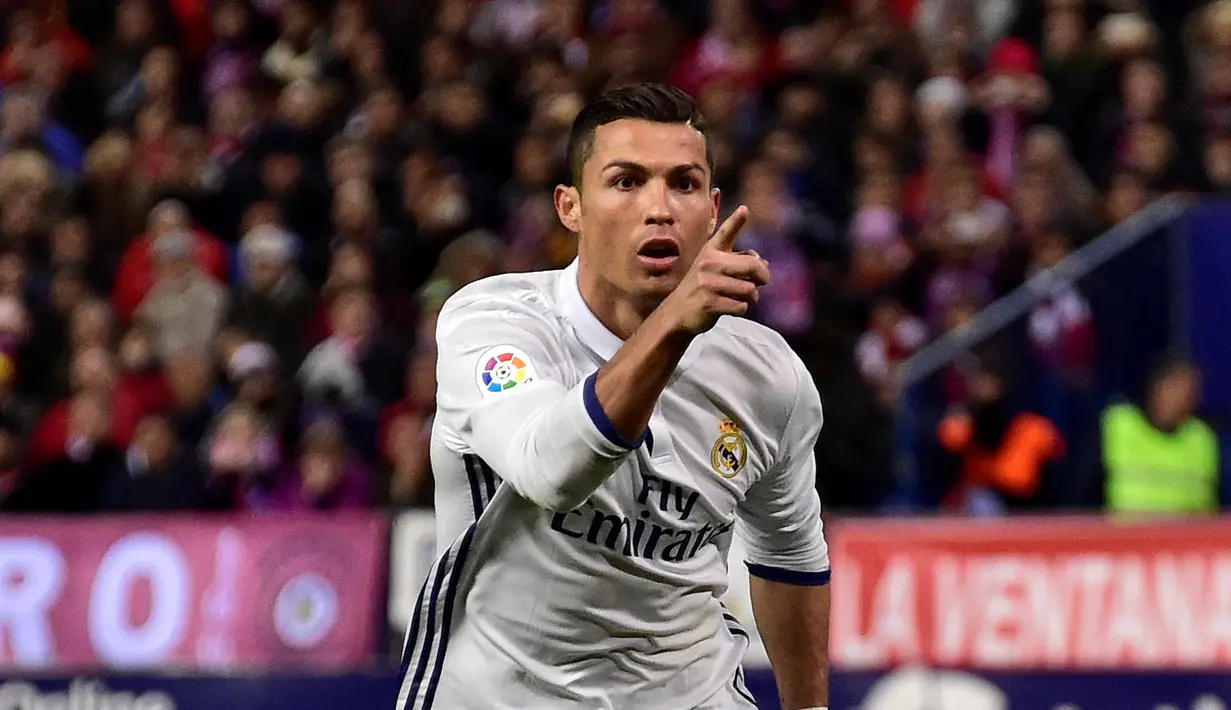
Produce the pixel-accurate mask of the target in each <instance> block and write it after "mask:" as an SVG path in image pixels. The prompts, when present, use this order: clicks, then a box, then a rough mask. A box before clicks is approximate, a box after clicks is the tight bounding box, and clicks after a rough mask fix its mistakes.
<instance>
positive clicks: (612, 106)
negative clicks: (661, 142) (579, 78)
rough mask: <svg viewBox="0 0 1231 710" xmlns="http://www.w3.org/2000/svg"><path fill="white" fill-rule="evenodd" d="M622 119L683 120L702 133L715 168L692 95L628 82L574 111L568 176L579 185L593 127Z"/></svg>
mask: <svg viewBox="0 0 1231 710" xmlns="http://www.w3.org/2000/svg"><path fill="white" fill-rule="evenodd" d="M621 119H638V120H643V121H652V122H654V123H682V124H687V125H689V126H692V127H693V128H695V129H696V130H697V131H698V132H699V133H700V134H701V135H703V136H705V162H706V165H707V166H708V167H709V170H710V173H711V174H712V173H713V172H714V150H713V146H712V144H711V139H710V134H709V131H708V128H707V126H706V124H705V117H704V116H702V115H701V110H700V109H699V108H697V104H696V102H695V101H693V100H692V97H691V96H689V95H688V94H686V93H684V92H683V91H681V90H680V89H677V88H675V87H674V86H667V85H665V84H653V83H642V84H629V85H627V86H621V87H618V88H615V89H610V90H608V91H605V92H603V93H602V94H600V95H599V96H598V98H596V99H594V100H593V101H591V102H590V103H588V104H586V106H585V108H583V109H581V112H580V113H578V114H577V118H575V119H574V120H573V128H572V130H571V131H570V132H569V136H568V153H567V160H568V169H569V177H570V179H571V180H572V182H573V185H574V186H575V187H581V173H582V168H583V167H584V166H585V164H586V161H587V160H589V159H590V155H592V154H593V152H594V129H596V128H598V127H599V126H605V125H607V124H608V123H614V122H616V121H619V120H621Z"/></svg>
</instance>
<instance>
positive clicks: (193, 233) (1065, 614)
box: [0, 0, 1231, 710]
mask: <svg viewBox="0 0 1231 710" xmlns="http://www.w3.org/2000/svg"><path fill="white" fill-rule="evenodd" d="M0 19H2V20H3V24H2V25H0V32H2V34H3V46H2V48H0V512H2V515H0V679H2V680H0V708H3V709H4V710H8V709H9V708H13V709H14V710H33V709H34V708H49V707H60V708H63V707H72V708H81V709H86V708H88V709H90V710H93V709H94V708H103V707H107V708H113V709H114V708H143V709H145V710H154V709H158V710H164V709H170V708H188V709H190V710H192V709H196V708H207V707H208V708H214V707H231V708H237V709H238V710H256V709H264V708H281V707H288V706H294V707H298V708H305V709H307V710H313V709H315V708H326V707H328V708H335V707H344V706H362V707H392V703H393V698H394V695H395V692H396V686H397V671H398V668H397V664H398V656H399V651H400V647H401V637H402V633H403V629H404V625H405V622H406V618H407V616H408V612H409V607H410V606H411V605H412V604H413V600H414V597H415V596H416V595H417V590H418V586H419V581H420V580H421V579H422V575H423V573H424V571H425V570H426V568H427V567H428V566H429V565H430V563H431V560H432V557H433V554H434V547H435V540H434V538H433V530H434V529H433V525H432V513H431V504H432V478H431V470H430V465H429V460H428V438H429V435H430V427H431V420H432V413H433V407H434V395H435V374H434V368H435V353H434V351H433V329H434V323H435V315H436V313H437V310H438V309H439V307H440V305H441V304H442V302H443V301H444V300H445V299H446V298H448V296H449V295H450V294H451V293H453V292H454V291H456V290H457V289H458V288H460V287H461V286H463V285H465V284H467V283H469V282H471V281H474V280H476V279H479V278H483V277H485V276H488V275H492V274H497V273H502V272H508V271H522V270H534V269H551V268H558V267H562V266H564V265H566V264H567V263H568V262H569V261H570V260H571V259H572V258H573V257H574V255H575V250H576V243H575V239H574V237H573V236H572V235H570V234H569V233H568V232H567V231H566V230H564V229H563V228H562V227H561V225H560V224H559V223H558V221H557V219H556V217H555V214H554V211H553V208H552V199H551V192H552V188H553V187H554V186H555V185H556V184H557V183H558V182H560V181H562V179H563V178H564V176H565V170H564V168H565V166H564V163H563V157H564V146H565V141H566V138H567V132H568V128H569V125H570V122H571V121H572V119H573V117H574V116H575V115H576V113H577V111H578V110H579V109H580V107H581V106H582V105H583V104H584V102H585V101H586V100H587V99H588V98H589V97H592V96H593V95H595V94H596V93H597V92H599V91H601V90H603V89H604V88H608V87H612V86H617V85H620V84H624V83H627V82H632V81H639V80H659V81H669V82H671V83H674V84H676V85H678V86H680V87H682V88H683V89H685V90H687V91H688V92H690V93H691V94H692V95H693V96H695V97H696V99H697V100H698V102H699V103H700V105H701V107H702V109H703V111H704V113H705V114H706V116H707V118H708V120H709V122H710V123H711V124H712V126H713V131H714V146H715V152H716V154H715V156H714V159H715V163H716V166H717V167H716V174H715V182H716V184H717V186H718V187H720V188H721V189H722V190H723V194H724V196H725V197H724V203H725V207H726V209H730V207H731V206H733V205H735V204H738V203H741V202H742V203H744V204H747V205H748V206H749V208H750V209H751V222H750V224H749V227H748V229H747V230H746V231H745V233H744V235H743V237H742V238H741V247H742V248H755V249H756V250H757V251H759V252H760V253H761V254H762V255H765V256H766V257H767V258H768V259H769V261H770V262H771V263H772V264H773V270H774V281H773V283H772V284H771V285H769V286H768V287H766V288H765V289H764V291H763V294H762V299H761V301H760V303H759V305H758V308H757V311H756V312H755V313H754V314H753V317H755V318H756V319H757V320H759V321H761V322H762V323H764V324H766V325H768V326H770V327H772V328H774V329H776V330H778V331H779V332H781V333H782V334H783V335H784V336H785V337H786V338H787V339H788V341H789V342H790V343H791V345H792V346H793V347H794V348H795V349H796V350H797V351H798V353H799V354H800V356H801V357H802V358H803V359H804V361H805V362H806V363H807V364H808V366H809V367H810V369H811V371H812V373H813V376H814V377H815V380H816V383H817V386H818V388H819V390H820V392H821V394H822V397H823V399H824V402H825V409H826V423H825V428H824V431H823V432H822V435H821V438H820V441H819V442H818V445H817V450H816V456H817V460H818V470H819V471H820V478H819V482H818V485H819V487H820V494H821V497H822V500H823V501H824V503H825V506H826V516H827V529H828V531H829V537H830V541H831V547H832V549H833V557H834V570H835V572H834V578H833V579H834V598H835V606H834V622H833V624H834V641H833V656H834V665H835V672H834V677H833V687H834V702H833V704H832V705H833V707H834V708H835V709H836V708H843V709H847V708H863V709H864V710H884V709H891V710H913V709H914V708H919V709H920V710H924V709H925V708H927V709H929V710H944V709H946V708H961V709H962V710H982V709H983V708H1009V707H1011V708H1015V709H1016V708H1046V709H1047V710H1053V709H1057V708H1065V709H1066V710H1075V709H1076V710H1090V709H1091V708H1115V709H1117V710H1132V709H1133V708H1143V709H1148V710H1159V709H1164V708H1165V709H1167V710H1176V709H1182V710H1190V709H1191V710H1218V709H1219V708H1225V707H1226V704H1227V703H1229V702H1231V681H1229V680H1227V678H1226V677H1224V675H1225V671H1226V670H1227V669H1228V668H1229V667H1231V556H1228V554H1227V553H1228V551H1231V523H1226V522H1224V521H1223V519H1221V518H1220V517H1218V513H1219V512H1220V511H1221V510H1222V509H1223V507H1224V506H1225V505H1226V504H1227V503H1228V501H1231V477H1227V476H1224V475H1223V471H1224V469H1225V468H1226V465H1225V462H1224V457H1223V456H1222V455H1221V452H1222V444H1223V442H1225V441H1226V440H1227V437H1228V434H1231V418H1229V415H1231V330H1229V329H1228V327H1227V323H1228V320H1227V319H1228V318H1229V317H1231V238H1229V237H1228V236H1227V235H1226V231H1227V225H1228V223H1229V222H1231V206H1229V204H1231V203H1226V202H1224V201H1222V200H1221V199H1220V195H1222V194H1223V193H1224V192H1225V191H1227V190H1228V189H1231V2H1229V1H1228V0H1221V1H1218V2H1197V1H1196V0H1169V1H1167V2H1163V1H1146V0H414V1H406V0H402V1H397V0H338V1H326V0H118V1H114V0H25V1H22V0H0ZM1130 514H1155V515H1162V516H1165V517H1164V518H1157V517H1156V518H1151V520H1150V521H1141V520H1139V519H1134V520H1133V521H1131V522H1124V521H1123V520H1122V519H1123V518H1124V517H1125V516H1127V515H1130ZM975 519H977V520H975ZM739 554H740V553H739V550H738V549H737V550H735V551H734V552H733V555H732V564H731V567H732V574H733V584H732V591H731V592H730V595H729V600H730V603H731V605H732V608H733V609H734V610H736V611H737V613H739V614H740V615H741V616H743V617H745V620H746V622H748V623H750V619H749V618H748V617H749V615H750V614H749V609H748V605H747V603H746V598H745V594H746V580H745V579H744V578H743V577H742V572H743V565H742V564H739V559H738V558H739ZM748 665H749V673H748V677H749V685H750V686H752V687H753V690H754V691H755V692H756V694H757V695H758V697H759V698H760V699H761V700H762V702H763V707H764V708H776V707H777V701H776V699H775V697H774V690H773V687H772V678H770V676H769V675H768V673H767V671H766V668H765V661H764V654H763V650H761V649H760V647H759V643H755V642H754V644H753V648H752V649H750V652H749V659H748ZM1220 671H1222V672H1224V673H1223V674H1220Z"/></svg>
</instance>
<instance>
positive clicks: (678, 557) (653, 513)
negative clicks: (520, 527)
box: [551, 475, 731, 562]
mask: <svg viewBox="0 0 1231 710" xmlns="http://www.w3.org/2000/svg"><path fill="white" fill-rule="evenodd" d="M700 497H701V494H700V493H698V492H697V491H692V490H689V489H687V488H685V487H683V486H681V485H678V484H675V483H672V482H670V481H667V480H663V479H661V478H658V477H657V476H648V475H643V476H642V477H641V490H640V491H639V492H638V493H637V498H636V501H637V503H638V505H640V506H641V509H640V510H639V511H638V512H637V515H636V517H633V518H630V517H628V516H626V515H620V514H616V513H608V512H606V511H604V510H602V509H601V508H598V507H597V506H595V505H594V504H593V503H590V502H589V501H587V502H586V503H585V505H583V506H581V507H580V508H577V509H575V510H570V511H568V512H567V513H556V514H555V515H553V516H552V518H551V529H552V530H554V531H555V532H557V533H559V534H561V535H566V536H568V537H571V538H574V539H576V540H584V541H585V542H588V543H590V544H591V545H601V546H602V547H605V548H607V549H608V550H611V551H613V552H616V553H618V554H621V555H624V556H625V557H641V558H644V559H648V560H661V561H663V562H683V561H684V560H689V559H692V558H693V557H696V556H697V554H698V553H699V552H700V551H701V550H702V548H704V546H705V545H707V544H709V543H710V542H713V541H714V540H715V539H716V538H717V537H718V536H720V535H723V534H724V533H726V532H728V531H729V530H730V529H731V524H730V523H727V524H724V525H719V526H715V525H713V523H712V522H705V523H703V524H701V525H698V523H701V522H702V521H700V520H698V519H697V518H696V517H694V516H693V514H694V507H695V506H696V503H697V499H698V498H700Z"/></svg>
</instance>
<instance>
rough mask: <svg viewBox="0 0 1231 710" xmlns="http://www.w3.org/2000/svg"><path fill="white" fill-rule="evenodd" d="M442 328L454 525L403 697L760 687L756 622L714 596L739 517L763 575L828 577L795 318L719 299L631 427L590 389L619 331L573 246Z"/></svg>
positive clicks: (664, 706)
mask: <svg viewBox="0 0 1231 710" xmlns="http://www.w3.org/2000/svg"><path fill="white" fill-rule="evenodd" d="M437 341H438V348H439V351H438V356H439V366H438V379H439V392H438V397H437V414H436V418H435V423H434V425H433V429H432V451H431V456H432V469H433V472H434V475H435V478H436V517H437V520H438V523H437V526H438V527H437V533H438V537H437V539H438V540H440V541H442V542H441V543H440V546H441V549H440V550H439V551H438V552H439V558H438V561H437V562H436V564H435V565H434V566H433V568H432V569H431V571H430V572H429V574H428V576H427V581H426V582H425V584H424V586H423V590H422V592H421V593H420V595H419V601H418V605H417V607H416V611H415V613H414V614H413V615H412V621H411V624H410V628H409V629H408V632H407V640H406V648H405V651H404V656H403V660H402V667H403V673H404V677H403V682H402V689H401V694H400V697H399V701H398V708H399V710H419V709H424V708H439V709H441V710H499V709H502V708H508V709H509V710H513V709H517V710H540V709H542V710H555V709H557V708H560V709H563V708H569V709H579V710H600V709H603V710H605V709H612V710H614V709H616V708H630V709H631V708H636V709H637V710H691V709H708V710H734V709H735V708H754V707H755V704H754V703H753V701H752V698H751V696H750V694H749V693H748V690H747V688H746V687H745V686H744V683H743V677H742V671H741V665H740V664H741V661H742V658H743V655H744V651H745V649H746V648H747V645H748V637H747V635H746V633H745V632H744V630H743V629H742V628H740V626H739V623H738V621H737V620H736V619H735V617H734V616H733V615H732V614H730V613H729V612H728V611H727V610H726V609H725V608H724V607H723V605H722V603H721V602H720V601H719V597H721V595H722V594H723V593H724V592H725V590H726V587H727V551H728V550H729V549H730V545H731V539H732V534H736V535H739V536H740V537H741V540H742V542H743V543H744V545H745V547H746V549H747V561H748V567H749V571H750V573H751V574H753V575H756V576H761V577H765V578H769V579H774V580H778V581H784V582H788V583H796V584H825V583H826V582H828V580H829V555H828V549H827V547H826V544H825V538H824V534H823V531H822V529H821V517H820V512H821V511H820V502H819V499H818V497H817V493H816V487H815V483H816V469H815V463H814V460H813V454H812V449H813V446H814V444H815V442H816V438H817V434H818V433H819V430H820V427H821V403H820V397H819V395H818V394H817V391H816V388H815V386H814V385H813V383H812V380H811V378H810V376H809V375H808V373H807V371H806V370H805V369H804V366H803V364H802V363H801V362H800V360H799V358H798V357H797V356H796V355H795V354H794V353H793V352H792V351H791V350H790V348H789V347H788V346H787V345H786V343H785V342H784V341H783V340H782V338H781V337H780V336H779V335H778V334H776V333H774V332H773V331H772V330H769V329H768V328H765V327H763V326H761V325H758V324H756V323H754V322H752V321H749V320H746V319H741V318H729V317H728V318H722V319H720V320H719V321H718V324H717V325H716V326H715V327H714V328H713V329H712V330H710V331H709V332H707V333H705V334H703V335H701V336H699V337H697V338H696V339H694V341H693V343H692V344H691V345H690V346H689V348H688V350H687V352H686V353H685V355H684V357H683V359H682V360H681V361H680V363H679V366H678V368H677V370H676V372H675V374H674V375H673V376H672V377H671V379H670V381H669V383H668V384H667V387H666V388H665V389H664V391H663V393H662V396H661V397H660V399H659V401H658V404H657V406H656V407H655V409H654V413H653V415H652V417H651V419H650V424H649V428H648V430H647V432H646V433H645V435H644V436H643V437H642V440H641V441H636V442H629V441H624V440H623V439H622V437H621V436H620V434H619V433H618V432H617V431H616V430H615V427H614V426H613V425H612V423H611V421H610V420H609V419H608V418H607V415H606V414H605V413H604V412H603V410H602V407H601V406H600V404H599V402H598V398H597V395H596V394H595V391H594V375H595V373H596V372H597V370H598V369H599V367H601V366H602V365H603V364H604V363H605V362H606V361H607V360H608V359H609V358H611V357H612V356H613V355H615V353H616V351H617V350H618V349H619V348H620V346H621V344H622V341H621V340H620V339H619V338H617V337H616V336H615V335H613V334H612V333H611V332H610V331H608V330H607V329H606V328H605V327H604V326H603V325H602V324H601V323H600V322H599V320H598V319H597V318H596V317H595V316H594V314H593V313H592V312H591V311H590V310H589V308H588V307H587V306H586V304H585V302H584V301H583V300H582V297H581V293H580V291H579V289H578V286H577V265H576V262H574V264H573V265H572V266H570V267H569V268H567V269H564V270H563V271H551V272H538V273H529V274H509V275H502V276H497V277H493V278H489V279H485V280H483V281H479V282H477V283H474V284H471V285H470V286H467V287H466V288H463V289H462V290H460V291H459V292H458V293H457V294H455V295H454V296H453V297H452V298H450V299H449V301H448V302H447V303H446V304H445V306H444V308H443V310H442V311H441V313H440V318H439V322H438V325H437ZM446 544H447V545H448V546H447V547H445V545H446Z"/></svg>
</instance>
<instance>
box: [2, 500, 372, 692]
mask: <svg viewBox="0 0 1231 710" xmlns="http://www.w3.org/2000/svg"><path fill="white" fill-rule="evenodd" d="M384 531H385V523H384V520H383V519H382V518H381V517H380V516H378V515H369V514H361V515H345V516H320V517H318V516H297V515H289V516H283V515H269V516H262V517H245V518H230V517H207V516H201V517H191V516H189V517H176V516H168V517H162V516H143V517H140V518H137V517H122V518H72V519H51V518H23V517H11V518H7V519H3V520H0V673H4V672H10V673H11V672H15V671H30V670H35V669H52V668H54V669H74V670H76V669H80V670H87V669H94V668H101V667H110V668H119V669H129V668H158V669H164V668H176V669H207V670H234V669H243V670H254V669H266V668H273V667H281V666H286V667H294V668H297V669H299V668H311V669H321V670H326V669H345V668H352V667H354V666H356V665H359V664H362V663H364V662H367V661H370V660H371V658H372V656H373V652H374V651H375V648H376V639H375V633H376V622H377V620H378V619H379V611H378V601H379V600H380V596H381V595H380V594H379V593H378V591H379V587H380V585H381V584H383V580H384V577H383V570H384V560H385V551H384V546H385V533H384Z"/></svg>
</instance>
